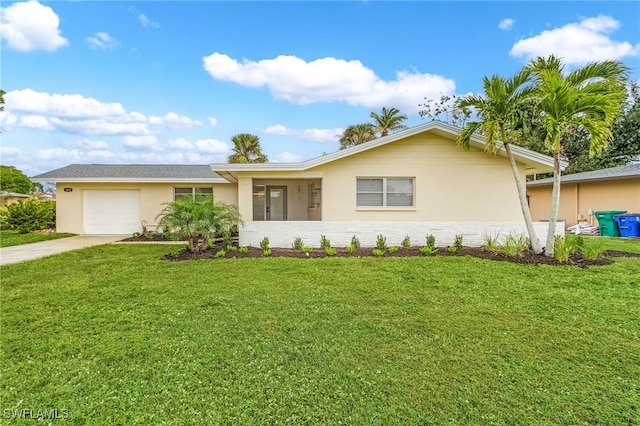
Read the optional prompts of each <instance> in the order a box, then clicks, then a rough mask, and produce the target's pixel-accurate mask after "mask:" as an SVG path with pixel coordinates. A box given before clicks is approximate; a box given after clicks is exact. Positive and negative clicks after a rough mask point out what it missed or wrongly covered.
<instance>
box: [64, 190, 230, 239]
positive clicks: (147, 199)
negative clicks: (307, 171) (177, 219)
mask: <svg viewBox="0 0 640 426" xmlns="http://www.w3.org/2000/svg"><path fill="white" fill-rule="evenodd" d="M211 186H213V193H214V196H215V197H216V199H218V200H220V201H224V202H226V203H230V204H237V202H238V195H237V187H236V185H235V184H211V183H206V182H205V183H175V184H172V183H64V182H59V183H58V184H57V185H56V200H57V201H56V221H57V223H56V229H57V231H58V232H72V233H75V234H82V233H83V224H84V220H83V219H84V218H83V217H82V214H83V212H82V211H83V209H82V203H83V198H82V193H83V191H84V190H100V189H101V190H118V189H128V190H139V191H140V218H141V220H145V221H147V224H148V225H147V229H149V230H155V222H156V221H155V219H156V216H157V215H158V214H159V213H160V211H161V210H162V209H163V208H164V205H163V204H164V203H168V202H171V201H173V189H174V187H211ZM65 188H70V189H71V191H65ZM141 227H142V224H141Z"/></svg>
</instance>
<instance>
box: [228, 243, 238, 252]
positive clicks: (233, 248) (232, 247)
mask: <svg viewBox="0 0 640 426" xmlns="http://www.w3.org/2000/svg"><path fill="white" fill-rule="evenodd" d="M237 250H238V247H236V246H234V245H231V244H228V245H227V251H237Z"/></svg>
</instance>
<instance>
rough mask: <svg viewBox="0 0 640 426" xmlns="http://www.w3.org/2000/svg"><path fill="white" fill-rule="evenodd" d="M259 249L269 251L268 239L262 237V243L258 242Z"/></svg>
mask: <svg viewBox="0 0 640 426" xmlns="http://www.w3.org/2000/svg"><path fill="white" fill-rule="evenodd" d="M260 249H261V250H262V251H265V250H269V237H264V238H263V239H262V241H260Z"/></svg>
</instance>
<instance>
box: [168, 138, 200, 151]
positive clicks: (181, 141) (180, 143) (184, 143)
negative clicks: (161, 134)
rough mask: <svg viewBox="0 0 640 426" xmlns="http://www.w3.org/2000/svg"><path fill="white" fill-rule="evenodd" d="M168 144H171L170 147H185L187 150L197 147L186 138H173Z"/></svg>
mask: <svg viewBox="0 0 640 426" xmlns="http://www.w3.org/2000/svg"><path fill="white" fill-rule="evenodd" d="M168 145H169V148H174V149H184V150H187V151H192V150H194V149H195V147H194V146H193V144H192V143H191V142H189V141H188V140H186V139H185V138H178V139H171V140H170V141H169V143H168Z"/></svg>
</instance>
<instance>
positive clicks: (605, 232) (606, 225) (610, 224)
mask: <svg viewBox="0 0 640 426" xmlns="http://www.w3.org/2000/svg"><path fill="white" fill-rule="evenodd" d="M626 212H627V211H626V210H603V211H599V212H595V213H594V214H595V215H596V219H598V228H599V230H600V235H602V236H603V237H619V236H620V229H619V228H618V223H617V222H616V221H615V220H614V219H613V216H615V215H619V214H624V213H626Z"/></svg>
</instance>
